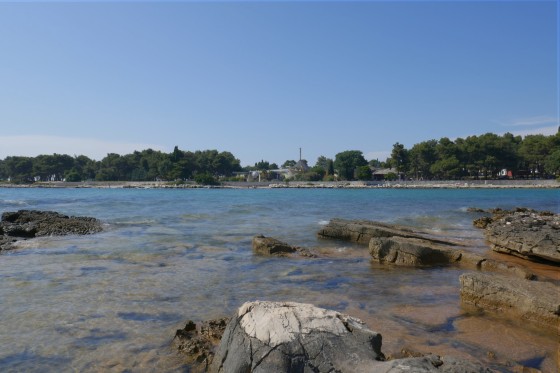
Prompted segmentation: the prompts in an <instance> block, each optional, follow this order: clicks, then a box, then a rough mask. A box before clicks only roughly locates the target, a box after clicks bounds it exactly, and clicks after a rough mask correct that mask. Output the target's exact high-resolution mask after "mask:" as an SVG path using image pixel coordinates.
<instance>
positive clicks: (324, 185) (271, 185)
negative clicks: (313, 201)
mask: <svg viewBox="0 0 560 373" xmlns="http://www.w3.org/2000/svg"><path fill="white" fill-rule="evenodd" d="M0 188H99V189H120V188H124V189H129V188H130V189H200V188H203V189H207V188H211V189H276V188H296V189H379V188H381V189H383V188H385V189H387V188H389V189H558V188H560V182H558V181H556V180H470V181H456V180H447V181H446V180H442V181H312V182H309V181H290V182H279V181H266V182H231V181H228V182H223V183H221V184H220V185H199V184H196V183H194V182H174V181H83V182H63V181H53V182H37V183H34V184H12V183H0Z"/></svg>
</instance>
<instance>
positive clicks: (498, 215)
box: [474, 208, 560, 264]
mask: <svg viewBox="0 0 560 373" xmlns="http://www.w3.org/2000/svg"><path fill="white" fill-rule="evenodd" d="M486 219H487V220H488V221H487V224H482V223H477V222H478V220H476V221H475V223H474V224H475V225H477V224H478V226H480V227H481V228H485V231H484V235H485V238H486V240H487V242H488V243H489V244H490V247H491V248H492V250H494V251H496V252H500V253H505V254H510V255H514V256H518V257H520V258H523V259H528V260H533V261H548V262H551V263H556V264H558V263H560V215H558V214H554V213H551V212H550V211H540V212H539V211H535V210H530V209H526V208H516V209H515V210H512V211H507V210H497V211H496V210H494V216H493V217H492V218H488V217H486Z"/></svg>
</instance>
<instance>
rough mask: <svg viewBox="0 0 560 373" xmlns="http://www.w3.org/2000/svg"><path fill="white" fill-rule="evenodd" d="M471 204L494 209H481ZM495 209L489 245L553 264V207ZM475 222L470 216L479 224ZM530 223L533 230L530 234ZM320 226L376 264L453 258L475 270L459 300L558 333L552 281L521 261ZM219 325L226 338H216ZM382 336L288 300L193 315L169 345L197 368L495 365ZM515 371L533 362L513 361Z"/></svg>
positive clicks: (415, 238)
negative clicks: (198, 318) (223, 315)
mask: <svg viewBox="0 0 560 373" xmlns="http://www.w3.org/2000/svg"><path fill="white" fill-rule="evenodd" d="M470 212H474V213H483V214H488V213H491V212H488V211H482V210H479V209H471V210H470ZM493 212H494V215H492V216H491V217H488V216H486V218H488V219H485V220H484V221H485V229H486V231H485V232H486V237H487V239H488V243H489V245H490V246H491V247H492V248H493V249H494V250H495V251H497V252H499V253H500V255H504V254H513V255H516V256H517V257H522V258H524V259H527V260H534V256H533V255H520V254H519V252H521V253H523V254H526V253H527V252H529V253H530V254H534V253H537V256H538V260H539V262H542V260H543V258H547V259H548V258H552V260H548V261H547V263H548V264H547V265H549V266H552V267H553V268H556V267H558V262H557V261H556V259H555V256H554V255H553V254H554V252H555V251H554V250H556V251H557V250H559V248H558V245H557V244H556V242H558V241H557V240H558V239H559V238H560V229H559V227H558V219H559V216H558V214H553V213H549V212H537V211H533V210H529V209H515V210H513V211H503V210H496V211H493ZM477 221H479V220H478V219H477V220H475V221H474V222H473V224H475V225H479V222H477ZM506 223H509V224H506ZM503 226H507V227H508V230H507V235H508V237H516V238H519V237H523V238H524V240H525V241H524V242H523V244H522V247H530V248H531V250H520V251H515V250H510V249H509V247H510V246H514V247H517V246H518V245H519V243H518V242H517V241H516V240H515V239H510V240H501V245H500V246H499V249H496V248H495V246H496V244H495V243H494V242H493V241H492V237H494V236H495V235H500V234H502V228H503ZM527 226H529V228H530V231H531V232H532V233H531V234H529V235H528V234H526V229H527ZM317 234H318V236H319V237H320V238H323V239H336V240H345V241H350V242H354V243H356V244H358V245H362V246H363V247H367V248H368V249H369V252H370V255H371V258H372V261H374V262H377V263H380V264H385V265H391V266H405V267H434V266H438V267H441V266H456V267H459V268H464V269H466V270H474V272H466V273H463V274H462V275H461V276H460V278H459V279H458V280H459V282H460V300H461V302H462V303H463V304H464V305H470V306H474V307H475V308H476V309H478V310H480V311H481V312H488V313H493V314H495V315H496V316H499V317H500V318H506V319H508V318H509V319H511V320H520V321H522V322H523V323H529V324H530V325H532V327H537V328H541V329H542V330H543V331H546V332H550V331H552V332H553V333H554V330H557V328H558V325H559V324H560V296H559V294H560V285H559V284H558V281H557V280H556V279H551V278H541V277H539V276H537V275H535V274H534V273H532V271H531V270H530V269H529V268H528V267H526V266H524V265H521V264H512V263H509V262H507V261H500V260H497V259H492V258H489V257H485V256H482V255H479V254H476V253H473V252H469V250H468V248H467V247H465V246H464V245H462V244H461V243H459V242H453V241H449V240H445V239H442V238H440V237H433V236H432V235H430V234H428V233H427V232H422V231H419V230H413V229H410V228H408V227H403V226H398V225H391V224H386V223H379V222H372V221H363V220H343V219H332V220H331V221H330V222H329V223H328V224H327V225H326V226H324V227H322V228H321V229H320V230H319V232H318V233H317ZM543 237H544V238H543ZM549 243H551V244H550V245H548V244H549ZM252 245H253V252H254V254H255V255H265V256H271V257H278V258H282V257H300V258H302V259H304V260H305V259H311V258H320V257H321V256H322V255H323V254H322V252H321V251H320V250H316V249H313V248H302V247H298V246H293V245H290V244H289V243H286V242H283V241H281V240H278V239H276V238H272V237H265V236H262V235H257V236H255V237H254V238H253V243H252ZM547 245H548V246H550V248H548V246H547ZM543 246H546V247H547V249H546V250H545V249H543ZM543 250H544V251H543ZM551 250H552V254H551V253H550V251H551ZM543 252H546V253H547V254H543ZM212 323H214V325H216V323H218V324H219V325H220V328H219V332H218V333H215V332H214V333H208V332H204V330H209V328H208V325H211V324H212ZM205 325H206V326H205ZM187 329H188V330H187ZM196 330H198V331H196ZM213 330H214V331H215V330H216V328H214V329H213ZM222 331H223V336H222V337H220V338H218V334H219V333H221V332H222ZM208 335H211V337H208ZM381 339H382V337H381V335H380V334H379V333H376V332H374V331H372V330H370V329H369V328H368V327H367V326H366V325H365V324H364V323H363V322H362V321H361V320H359V319H356V318H353V317H351V316H348V315H343V314H340V313H338V312H335V311H330V310H325V309H321V308H317V307H315V306H313V305H308V304H299V303H293V302H262V301H255V302H249V303H246V304H244V305H242V306H241V307H240V308H239V309H238V311H237V312H236V313H235V314H234V315H232V316H231V317H230V318H227V319H222V320H220V321H218V322H216V321H213V322H211V323H210V324H208V322H206V323H204V324H202V326H199V327H196V325H195V324H194V323H193V322H192V321H190V322H189V323H187V326H186V328H185V329H183V330H179V331H177V334H176V337H175V342H174V343H175V344H176V345H178V346H182V347H178V349H179V350H180V351H181V352H183V353H184V354H185V355H186V360H187V361H188V362H189V363H191V364H192V366H193V369H194V371H200V372H239V373H240V372H249V371H251V372H253V371H254V372H269V371H277V372H288V371H298V372H307V371H309V372H333V371H336V372H405V371H414V372H492V371H494V370H492V369H490V368H489V367H486V366H484V365H483V364H482V363H480V362H477V361H472V360H470V359H463V358H455V357H452V356H437V355H432V354H417V353H412V352H408V353H405V351H403V352H402V354H400V356H398V354H397V355H395V356H394V358H391V359H387V358H386V357H385V355H384V354H383V353H382V352H381ZM185 346H187V347H185ZM188 346H191V347H188ZM192 346H197V347H196V348H194V349H193V348H192ZM193 351H195V352H194V353H193ZM201 351H202V352H201ZM513 371H518V372H525V371H537V370H530V369H529V370H528V369H527V368H525V367H522V366H515V367H514V370H513Z"/></svg>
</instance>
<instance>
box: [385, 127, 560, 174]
mask: <svg viewBox="0 0 560 373" xmlns="http://www.w3.org/2000/svg"><path fill="white" fill-rule="evenodd" d="M387 163H388V164H390V165H391V166H392V167H394V168H395V169H396V170H397V171H398V172H399V173H402V174H403V175H406V177H407V178H411V179H493V178H498V177H508V178H513V179H518V178H552V177H555V176H558V175H559V174H560V131H559V132H558V133H556V134H555V135H551V136H544V135H527V136H525V137H524V138H522V137H521V136H514V135H512V134H511V133H506V134H504V135H502V136H498V135H495V134H493V133H486V134H484V135H480V136H469V137H467V138H465V139H463V138H458V139H456V140H455V141H452V140H450V139H448V138H447V137H443V138H441V139H440V140H428V141H423V142H420V143H418V144H415V145H414V146H413V147H412V148H410V149H406V148H405V147H404V146H403V145H402V144H400V143H396V144H394V145H393V149H392V153H391V158H390V159H388V160H387Z"/></svg>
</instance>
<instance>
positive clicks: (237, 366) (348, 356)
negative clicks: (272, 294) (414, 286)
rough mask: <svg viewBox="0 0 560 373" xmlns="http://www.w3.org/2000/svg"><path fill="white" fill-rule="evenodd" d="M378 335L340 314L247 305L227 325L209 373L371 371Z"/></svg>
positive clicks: (310, 308)
mask: <svg viewBox="0 0 560 373" xmlns="http://www.w3.org/2000/svg"><path fill="white" fill-rule="evenodd" d="M383 359H384V356H383V354H382V353H381V335H380V334H378V333H375V332H373V331H371V330H369V329H368V328H367V327H366V326H365V324H364V323H363V322H361V321H360V320H358V319H355V318H352V317H350V316H347V315H344V314H341V313H339V312H335V311H330V310H325V309H322V308H317V307H314V306H312V305H310V304H302V303H293V302H285V303H275V302H260V301H256V302H248V303H245V304H244V305H242V306H241V307H240V308H239V310H238V311H237V313H236V314H235V315H234V317H233V318H232V320H231V321H230V323H229V324H228V326H227V328H226V331H225V333H224V336H223V338H222V341H221V343H220V346H219V348H218V350H217V352H216V355H215V357H214V361H213V363H212V366H211V369H210V371H211V372H231V373H234V372H236V373H237V372H239V373H241V372H333V371H339V372H365V371H368V372H371V371H372V370H371V367H372V365H373V364H375V363H376V362H377V361H378V360H383Z"/></svg>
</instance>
